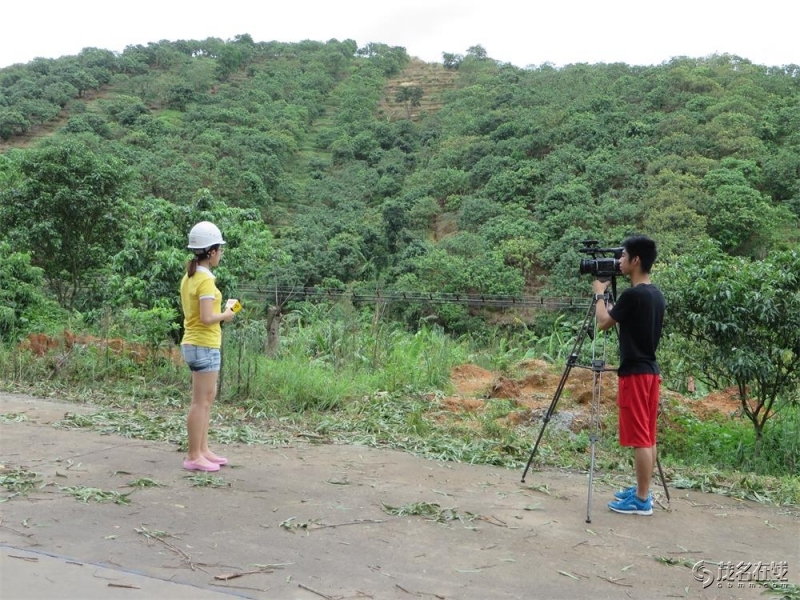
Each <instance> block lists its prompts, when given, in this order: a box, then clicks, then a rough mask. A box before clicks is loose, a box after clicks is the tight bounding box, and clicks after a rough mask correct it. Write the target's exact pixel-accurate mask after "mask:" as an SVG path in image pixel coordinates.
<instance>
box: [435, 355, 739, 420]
mask: <svg viewBox="0 0 800 600" xmlns="http://www.w3.org/2000/svg"><path fill="white" fill-rule="evenodd" d="M514 372H515V374H514V375H513V376H512V375H509V374H500V373H496V372H493V371H490V370H488V369H484V368H482V367H479V366H477V365H472V364H464V365H459V366H457V367H455V368H454V369H453V370H452V372H451V376H450V378H451V381H452V383H453V385H454V386H455V389H456V392H455V394H454V395H452V396H447V397H445V398H442V399H441V400H440V401H439V404H440V407H441V408H442V409H444V410H446V411H450V412H454V413H480V412H481V411H483V410H484V409H485V407H486V404H487V402H488V401H490V400H492V399H505V400H511V401H513V404H514V405H515V406H516V407H517V409H518V410H515V411H512V412H510V413H509V414H508V415H506V416H505V417H503V418H502V420H503V421H504V422H505V423H506V424H508V425H511V426H513V425H518V424H520V423H524V422H530V420H531V418H532V417H533V418H534V419H535V418H536V416H537V415H539V414H541V413H543V412H544V411H546V410H547V408H548V407H549V406H550V404H551V403H552V401H553V398H554V396H555V394H556V391H557V389H558V385H559V383H560V381H561V377H562V376H563V368H560V367H558V366H557V365H552V364H550V363H547V362H545V361H543V360H526V361H523V362H521V363H519V364H517V365H516V368H515V369H514ZM592 380H593V373H592V371H591V369H587V368H582V367H574V368H573V369H572V370H571V371H570V373H569V375H568V377H567V380H566V381H565V382H564V389H563V391H562V393H561V396H560V397H559V399H558V403H557V405H556V412H559V411H564V412H569V413H570V414H571V415H572V419H571V424H570V429H572V430H573V431H580V430H581V429H583V428H585V427H587V426H588V425H589V424H590V409H591V400H592ZM601 384H602V386H601V389H600V403H601V405H602V407H603V409H604V410H614V406H615V405H616V401H617V375H616V373H613V372H607V373H603V376H602V379H601ZM662 395H663V396H665V397H668V398H670V399H674V400H676V401H678V402H679V403H680V404H681V405H682V406H684V407H686V408H687V409H688V410H690V411H691V412H692V413H693V414H695V415H696V416H697V417H698V418H701V419H708V418H710V417H711V416H712V415H720V414H721V415H733V414H734V413H736V412H737V410H740V409H741V404H740V402H739V398H738V392H737V390H736V389H735V388H730V389H727V390H723V391H721V392H717V393H714V394H710V395H708V396H706V397H704V398H686V397H684V396H682V395H680V394H676V393H674V392H670V391H669V390H665V389H663V388H662Z"/></svg>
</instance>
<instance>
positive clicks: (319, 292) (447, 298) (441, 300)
mask: <svg viewBox="0 0 800 600" xmlns="http://www.w3.org/2000/svg"><path fill="white" fill-rule="evenodd" d="M239 292H240V293H241V294H242V295H243V296H246V297H248V298H251V299H255V300H257V301H261V302H267V301H269V302H275V303H277V304H284V303H285V302H287V301H290V300H326V299H327V300H342V299H348V300H350V301H352V302H353V303H359V302H363V303H370V302H372V303H385V302H418V303H422V304H463V305H466V306H491V307H500V308H545V309H563V308H582V309H586V308H587V307H588V306H589V304H590V301H589V300H588V299H586V298H565V297H547V296H524V295H519V296H512V295H500V294H461V293H455V294H448V293H433V292H413V291H411V292H400V291H383V290H335V289H328V288H317V287H302V288H300V287H289V286H285V287H280V286H278V287H268V288H260V287H255V288H254V287H242V288H239Z"/></svg>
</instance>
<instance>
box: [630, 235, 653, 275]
mask: <svg viewBox="0 0 800 600" xmlns="http://www.w3.org/2000/svg"><path fill="white" fill-rule="evenodd" d="M622 247H623V248H625V251H626V252H627V253H628V258H633V257H634V256H638V257H639V264H640V265H641V266H642V272H643V273H649V272H650V269H652V268H653V263H654V262H656V256H658V252H657V250H656V243H655V242H654V241H653V240H651V239H650V238H649V237H647V236H644V235H634V236H631V237H629V238H628V239H626V240H625V241H624V242H622Z"/></svg>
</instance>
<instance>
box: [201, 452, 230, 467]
mask: <svg viewBox="0 0 800 600" xmlns="http://www.w3.org/2000/svg"><path fill="white" fill-rule="evenodd" d="M203 458H205V459H206V460H207V461H208V462H212V463H214V464H215V465H220V466H222V465H227V464H228V459H227V458H225V457H224V456H217V455H216V454H213V453H212V455H211V456H208V455H207V454H204V455H203Z"/></svg>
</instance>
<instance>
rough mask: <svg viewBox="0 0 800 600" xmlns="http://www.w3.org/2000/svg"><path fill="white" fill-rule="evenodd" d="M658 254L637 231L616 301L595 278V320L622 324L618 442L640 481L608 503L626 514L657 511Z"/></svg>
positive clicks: (626, 246) (661, 305)
mask: <svg viewBox="0 0 800 600" xmlns="http://www.w3.org/2000/svg"><path fill="white" fill-rule="evenodd" d="M656 255H657V252H656V243H655V242H654V241H653V240H651V239H650V238H648V237H645V236H633V237H630V238H628V239H626V240H625V241H624V242H623V243H622V254H621V256H620V259H619V271H620V272H621V273H622V274H623V275H626V276H628V278H629V279H630V283H631V285H630V287H629V288H627V289H626V290H624V291H623V292H622V294H620V296H619V298H618V299H617V302H616V304H614V305H613V306H612V305H609V306H606V302H605V299H606V288H607V287H608V284H609V281H601V280H599V279H596V280H594V282H592V289H593V291H594V294H595V299H596V300H597V302H596V304H595V311H596V312H595V314H596V316H597V326H598V327H599V328H600V329H601V330H606V329H609V328H611V327H613V326H614V325H616V324H619V354H620V364H619V369H618V374H619V393H618V397H617V404H618V406H619V443H620V445H622V446H629V447H632V448H633V449H634V466H635V470H636V485H635V486H633V487H630V488H627V489H625V490H622V491H619V492H616V494H614V495H615V497H616V500H615V501H613V502H609V503H608V507H609V508H610V509H611V510H613V511H615V512H618V513H622V514H632V515H652V514H653V497H652V494H651V493H650V482H651V480H652V478H653V473H654V471H655V467H656V417H657V415H658V402H659V394H660V386H661V377H660V370H659V367H658V362H657V360H656V349H657V348H658V342H659V340H660V339H661V327H662V323H663V319H664V309H665V306H666V303H665V301H664V295H663V294H662V293H661V290H659V289H658V288H657V287H656V286H655V285H653V284H652V283H650V269H651V268H652V266H653V263H654V262H655V260H656Z"/></svg>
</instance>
